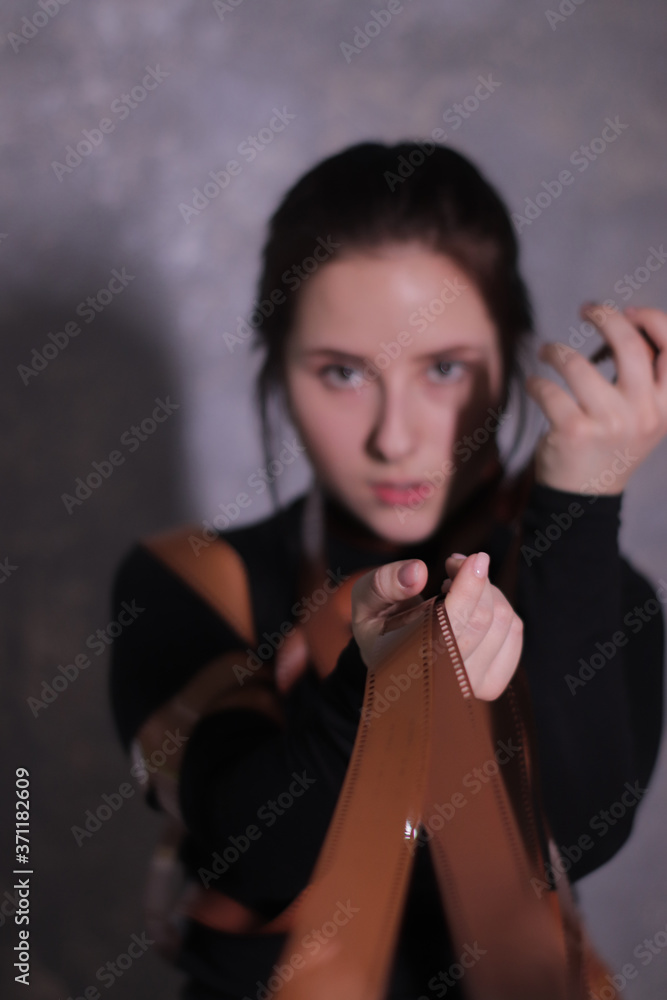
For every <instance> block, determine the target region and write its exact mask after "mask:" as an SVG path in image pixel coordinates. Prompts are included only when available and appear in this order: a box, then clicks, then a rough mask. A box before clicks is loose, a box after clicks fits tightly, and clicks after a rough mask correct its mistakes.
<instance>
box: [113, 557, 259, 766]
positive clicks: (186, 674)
mask: <svg viewBox="0 0 667 1000" xmlns="http://www.w3.org/2000/svg"><path fill="white" fill-rule="evenodd" d="M112 602H113V616H114V619H118V618H119V616H121V618H120V620H121V621H123V620H125V619H127V620H128V621H129V624H128V625H127V626H126V627H124V628H123V630H122V632H121V633H120V635H119V636H118V637H117V638H116V639H115V640H114V644H113V646H112V650H111V674H110V685H111V705H112V710H113V715H114V720H115V723H116V728H117V729H118V732H119V734H120V737H121V740H122V742H123V746H124V747H125V749H126V750H127V749H128V747H129V745H130V743H131V741H132V739H133V737H134V735H135V733H136V732H137V730H138V729H140V728H141V726H142V724H143V723H144V722H145V720H146V719H147V718H148V717H149V716H150V715H152V713H153V712H154V711H155V710H156V709H157V708H158V707H159V706H160V705H161V704H162V703H163V702H165V701H167V700H168V699H169V698H171V697H172V696H173V695H174V694H176V692H177V691H179V690H180V688H182V687H183V685H184V684H185V683H187V681H188V680H190V678H191V677H193V676H194V674H195V673H196V672H197V670H198V669H199V668H200V667H202V666H204V665H205V664H207V663H209V662H210V661H211V660H212V659H214V658H215V657H216V656H219V655H220V654H221V653H224V652H227V651H228V650H232V649H244V648H245V646H246V645H247V643H246V642H244V640H243V639H241V638H240V637H239V636H238V635H237V633H236V632H235V631H234V630H233V629H232V628H231V626H229V625H228V624H227V623H226V622H225V621H223V620H222V619H221V618H220V617H219V616H218V615H217V614H216V613H215V612H214V611H213V610H212V609H211V608H210V607H209V606H208V605H207V604H206V603H205V602H204V601H202V599H201V598H200V597H199V596H198V595H197V594H195V593H194V591H193V590H191V588H190V587H189V586H187V585H186V584H185V583H184V582H183V580H181V578H180V577H178V576H177V575H176V574H174V573H172V571H171V570H169V569H168V568H167V567H166V566H165V565H164V564H163V563H162V562H161V561H160V560H159V559H157V558H156V557H155V556H154V555H153V554H152V553H151V552H149V551H148V550H147V549H145V548H143V547H142V546H141V545H137V546H135V547H134V548H133V549H132V550H131V551H130V552H129V553H128V554H127V555H126V556H125V558H124V559H123V561H122V563H121V564H120V566H119V568H118V571H117V573H116V576H115V579H114V585H113V597H112ZM128 609H130V610H129V611H128ZM123 613H125V619H123V617H122V615H123Z"/></svg>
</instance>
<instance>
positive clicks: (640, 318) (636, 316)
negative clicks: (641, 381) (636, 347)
mask: <svg viewBox="0 0 667 1000" xmlns="http://www.w3.org/2000/svg"><path fill="white" fill-rule="evenodd" d="M625 312H626V314H627V316H628V318H629V319H630V321H631V322H632V323H636V325H637V326H643V327H644V329H645V330H646V332H647V333H648V335H649V337H650V338H651V340H652V341H653V342H654V344H655V345H656V347H658V348H659V349H660V353H659V354H658V357H657V358H656V359H655V361H654V369H655V374H656V378H657V381H658V384H659V385H660V387H661V389H662V393H663V397H664V395H666V394H667V313H664V312H662V310H661V309H648V308H641V309H635V308H628V309H626V310H625Z"/></svg>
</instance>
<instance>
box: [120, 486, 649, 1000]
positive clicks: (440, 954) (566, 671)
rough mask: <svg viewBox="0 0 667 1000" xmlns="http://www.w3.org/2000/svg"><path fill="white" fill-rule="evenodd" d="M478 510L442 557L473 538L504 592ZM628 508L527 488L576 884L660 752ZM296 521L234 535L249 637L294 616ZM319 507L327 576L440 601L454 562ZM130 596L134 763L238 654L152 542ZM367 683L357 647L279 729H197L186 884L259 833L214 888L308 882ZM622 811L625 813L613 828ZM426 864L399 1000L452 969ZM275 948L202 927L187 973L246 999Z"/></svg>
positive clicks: (290, 710)
mask: <svg viewBox="0 0 667 1000" xmlns="http://www.w3.org/2000/svg"><path fill="white" fill-rule="evenodd" d="M478 499H479V501H480V507H479V511H478V515H479V516H478V517H477V518H476V519H475V524H476V529H475V531H473V532H472V533H471V532H470V522H469V519H468V522H467V523H464V522H465V519H463V520H462V521H461V524H460V526H459V527H460V530H459V529H457V530H453V529H452V531H451V532H450V533H449V535H448V538H447V540H446V541H445V542H444V543H443V545H444V550H443V551H444V555H448V554H449V552H451V551H457V550H458V551H463V552H468V551H474V549H473V548H460V547H459V545H458V544H457V540H458V539H461V538H466V537H467V538H468V539H469V540H470V539H475V540H477V538H479V540H480V542H482V543H483V544H479V545H478V546H476V547H477V548H484V549H485V550H486V551H488V552H489V553H490V555H491V579H492V582H496V580H497V579H498V573H499V571H500V567H501V565H502V563H503V561H504V559H505V557H506V555H507V553H508V547H509V545H510V543H511V538H512V536H511V532H510V530H509V528H508V527H506V526H505V525H503V524H501V523H499V522H498V521H497V520H494V519H493V517H492V512H491V510H490V509H489V508H487V507H486V506H485V503H486V500H485V497H484V496H483V495H482V494H480V496H479V497H478ZM573 505H574V506H573ZM620 506H621V498H620V497H600V498H597V499H596V500H595V502H594V503H590V502H589V499H588V498H587V497H582V496H580V495H577V494H569V493H563V492H561V491H559V490H552V489H550V488H548V487H544V486H533V487H532V490H531V492H530V496H529V499H528V504H527V506H526V508H525V511H524V513H523V517H522V520H521V525H520V535H519V538H518V543H519V545H520V551H519V557H518V562H517V573H516V580H515V589H514V597H513V600H514V603H515V607H516V609H517V611H518V613H519V614H520V615H521V617H522V618H523V620H524V625H525V639H524V650H523V655H522V668H523V669H524V670H525V672H526V675H527V678H528V683H529V686H530V691H531V695H532V701H533V706H534V714H535V726H536V732H537V741H538V750H539V759H540V766H541V773H542V786H543V787H542V792H543V798H544V801H545V807H546V811H547V815H548V817H549V821H550V824H551V827H552V830H553V833H554V837H555V839H556V841H557V843H558V844H559V846H560V847H561V848H566V849H567V848H570V847H573V846H574V845H575V844H577V843H578V842H579V843H585V844H586V847H585V849H582V850H580V851H579V858H578V860H577V861H576V862H573V864H572V868H571V870H570V877H571V878H579V877H581V876H582V875H585V874H586V873H587V872H589V871H591V870H593V869H594V868H596V867H598V866H599V865H601V864H603V863H604V862H605V861H606V860H607V859H608V858H610V857H611V856H612V855H613V854H614V853H615V852H616V851H617V850H618V849H619V847H620V846H621V845H622V844H623V843H624V841H625V840H626V838H627V836H628V835H629V832H630V828H631V825H632V820H633V816H634V811H635V808H636V804H637V802H638V801H639V800H641V797H642V795H643V789H644V788H645V785H646V782H647V781H648V778H649V776H650V773H651V771H652V768H653V766H654V762H655V758H656V755H657V748H658V743H659V738H660V729H661V706H662V650H663V619H662V608H661V602H662V603H664V601H665V600H667V584H665V585H663V584H661V588H660V589H659V591H658V600H656V598H655V594H654V592H653V591H652V589H651V588H650V586H649V585H648V583H647V582H646V580H645V579H644V578H643V577H641V576H640V575H639V574H637V573H636V572H635V571H634V570H633V569H632V568H631V567H630V566H629V565H628V563H627V562H626V561H625V560H623V559H622V557H621V556H620V555H619V551H618V525H619V512H620ZM303 507H304V498H303V497H300V498H298V499H297V500H295V501H294V502H293V503H292V504H290V506H289V507H288V508H287V509H285V510H284V511H282V512H281V513H279V514H277V515H275V516H273V517H271V518H268V519H266V520H265V521H263V522H260V523H259V524H253V525H249V526H247V527H243V528H239V529H237V530H235V531H231V532H227V533H225V536H224V537H225V539H226V540H227V541H228V542H229V543H230V544H231V545H233V546H234V547H235V548H236V550H237V551H238V552H239V554H240V556H241V557H242V559H243V561H244V563H245V566H246V568H247V571H248V576H249V580H250V583H251V591H252V601H253V611H254V615H255V622H256V631H257V634H258V636H260V635H263V633H264V632H267V633H268V634H272V633H276V632H277V631H278V630H279V627H280V625H281V624H283V623H285V622H286V621H290V620H292V619H293V617H294V615H293V611H292V609H293V607H294V603H295V601H296V600H297V597H298V594H297V568H298V554H299V547H300V527H301V516H302V512H303ZM325 509H326V525H327V529H326V558H327V561H328V564H329V567H330V568H331V569H333V570H334V571H335V572H342V573H344V574H347V573H352V572H355V571H356V570H358V569H361V568H364V567H366V566H368V567H371V566H375V565H379V564H381V563H384V562H388V561H391V560H392V559H394V558H406V557H408V556H409V557H414V556H416V557H419V558H423V559H424V561H425V562H426V563H427V565H428V566H429V569H430V571H431V577H432V578H431V577H430V579H429V587H430V588H431V589H432V591H433V592H436V591H437V590H438V589H439V586H440V583H441V582H442V581H441V579H440V577H439V575H438V574H439V572H440V570H439V566H440V564H441V558H442V557H443V552H436V549H435V548H434V546H433V545H432V544H431V543H422V544H420V545H415V546H408V547H402V546H399V547H397V548H396V549H395V550H393V551H389V550H387V549H383V548H380V547H378V546H377V545H376V544H372V540H370V539H368V538H367V539H366V540H364V533H363V531H362V530H360V526H359V524H358V523H356V522H354V521H353V520H351V519H350V518H347V517H340V516H339V515H340V510H338V511H337V510H336V504H335V502H333V501H332V500H331V499H330V498H329V499H328V501H327V504H326V508H325ZM453 520H455V519H453ZM466 531H467V532H468V533H467V535H466ZM480 532H481V533H480ZM450 543H451V548H447V546H448V545H449V544H450ZM436 556H437V558H436ZM133 599H134V600H136V601H137V603H138V604H139V605H140V606H141V607H144V608H145V609H146V610H145V612H144V613H143V614H142V615H141V616H139V617H138V618H137V620H136V622H135V623H134V624H133V626H132V628H128V629H126V630H124V632H123V633H122V635H121V636H120V637H119V638H118V639H117V640H116V643H115V645H114V649H113V665H112V677H111V684H112V702H113V708H114V713H115V718H116V722H117V726H118V729H119V732H120V734H121V738H122V739H123V742H124V744H125V745H126V747H127V746H128V745H129V742H130V741H131V739H132V738H133V736H134V734H135V733H136V732H137V730H138V729H139V728H140V726H141V725H142V723H143V722H144V721H145V720H146V719H147V718H148V717H149V716H150V715H151V714H152V712H153V711H154V710H155V709H156V708H157V707H158V706H159V705H160V704H161V703H163V702H164V701H165V700H167V699H168V698H169V697H171V696H172V695H173V694H174V693H175V692H176V691H178V690H179V688H180V687H181V686H182V685H183V684H184V683H185V682H186V681H187V680H188V679H189V678H190V677H192V676H193V675H194V674H195V673H196V672H197V670H198V669H199V668H200V667H201V666H203V665H204V664H206V663H208V662H209V661H210V660H211V659H213V658H214V657H215V656H217V655H219V654H220V653H221V652H224V651H225V650H226V649H234V648H239V646H240V647H241V648H245V645H246V644H245V643H244V642H243V641H242V640H240V639H239V637H238V636H237V635H236V634H235V633H234V630H233V628H232V627H231V626H230V625H229V624H228V623H226V622H223V621H221V620H220V619H219V618H218V617H217V616H216V615H215V614H214V612H213V611H212V610H211V609H210V608H209V607H208V606H207V605H206V604H205V603H204V602H203V601H202V600H201V599H200V598H199V597H197V595H195V594H194V593H193V592H192V591H191V590H190V589H189V588H188V587H187V586H186V585H185V584H184V583H183V582H182V581H181V580H180V579H179V578H177V577H176V576H174V575H173V574H172V573H171V572H170V571H169V570H167V569H166V568H165V567H164V566H163V565H162V564H161V563H159V562H158V561H157V560H156V559H155V558H154V557H153V556H152V555H151V554H150V553H149V552H148V551H147V550H146V549H143V548H142V547H141V546H138V547H136V548H135V549H134V550H133V551H132V552H131V553H130V554H129V556H128V557H127V558H126V560H125V562H124V563H123V565H122V566H121V568H120V570H119V573H118V575H117V579H116V584H115V589H114V602H115V605H116V607H118V606H119V605H120V603H121V602H122V601H123V600H133ZM365 677H366V671H365V667H364V664H363V662H362V660H361V657H360V655H359V650H358V647H357V646H356V643H355V642H354V640H351V641H350V643H349V644H348V646H347V647H346V648H345V649H344V650H343V652H342V653H341V655H340V657H339V659H338V663H337V666H336V669H335V670H334V671H333V672H332V673H331V674H330V675H329V676H328V677H327V678H326V680H324V681H320V680H319V679H318V678H317V676H316V675H315V674H314V672H312V671H307V672H306V673H305V674H304V675H303V677H302V678H301V679H300V681H299V682H297V683H296V684H295V685H294V687H293V688H292V689H291V690H290V692H289V695H288V697H287V699H286V702H287V703H286V711H287V720H288V722H287V725H286V727H285V728H279V727H278V726H277V725H275V724H274V723H272V722H271V721H269V720H268V719H267V718H266V717H265V716H262V715H259V714H257V713H254V712H251V711H246V710H238V709H237V710H234V711H225V712H220V713H217V714H215V715H211V716H209V717H207V718H205V719H203V720H202V721H201V722H200V723H199V725H198V726H197V727H196V729H195V731H194V733H193V734H192V736H191V737H190V740H189V742H188V746H187V750H186V754H185V758H184V761H183V767H182V772H181V784H180V798H181V806H182V810H183V814H184V817H185V819H186V822H187V826H188V829H189V831H190V840H189V842H188V844H187V846H186V848H185V851H184V857H185V860H186V863H187V865H188V867H189V868H190V869H191V870H192V871H193V872H194V873H195V874H196V871H197V869H198V868H201V867H202V866H203V867H207V868H210V865H211V861H212V858H213V855H214V854H215V853H216V852H218V853H222V851H223V850H224V848H225V847H226V846H227V845H228V844H229V843H230V840H229V838H231V837H237V838H238V837H240V836H243V835H244V832H245V831H246V830H247V828H248V826H250V825H253V824H254V825H255V826H256V827H259V828H260V830H261V836H260V837H259V838H258V839H256V840H253V842H252V844H251V847H250V849H248V850H247V852H245V853H242V854H241V855H240V856H239V858H238V859H237V860H236V861H235V862H234V864H233V865H230V866H229V868H228V870H227V872H225V873H224V875H221V876H220V877H219V879H216V881H215V882H214V883H213V889H214V890H215V889H219V890H220V891H222V892H224V893H226V894H228V895H230V896H232V897H234V898H236V899H238V900H240V901H241V902H243V903H246V904H248V905H250V906H252V907H253V908H255V909H257V910H259V911H260V912H263V913H265V914H266V915H267V916H269V917H270V916H273V915H274V914H276V913H278V912H279V911H280V910H281V909H282V908H284V907H285V906H286V905H287V904H288V903H289V902H290V901H291V900H292V899H293V898H294V897H295V896H296V895H297V894H298V892H299V891H300V890H301V889H302V888H303V887H304V886H305V884H306V883H307V881H308V877H309V875H310V873H311V871H312V868H313V865H314V863H315V861H316V858H317V854H318V851H319V848H320V846H321V844H322V841H323V839H324V836H325V833H326V830H327V826H328V823H329V821H330V818H331V815H332V812H333V809H334V806H335V803H336V799H337V796H338V793H339V791H340V788H341V785H342V782H343V778H344V775H345V770H346V767H347V763H348V760H349V756H350V753H351V749H352V745H353V742H354V738H355V735H356V730H357V726H358V722H359V715H360V708H361V703H362V698H363V691H364V685H365ZM295 775H299V776H301V778H302V780H303V781H304V782H305V783H306V784H307V786H308V787H307V791H306V792H305V793H304V795H303V796H300V797H298V798H294V801H293V803H292V804H291V806H290V807H289V808H288V809H285V810H284V811H283V812H282V813H281V814H278V812H277V811H276V810H275V809H274V807H273V806H272V805H270V804H269V803H275V802H276V801H277V799H278V796H279V795H280V794H281V793H284V792H287V790H288V789H289V786H290V784H291V783H292V782H293V781H294V780H295V779H294V776H295ZM628 786H629V787H630V788H631V789H636V795H635V800H634V801H631V800H632V795H631V794H629V793H628V794H624V793H626V792H627V788H628ZM618 802H622V803H626V805H625V806H624V807H623V815H620V816H619V815H618V814H619V812H620V811H621V808H620V807H616V808H615V804H616V803H618ZM278 808H279V807H278ZM610 810H613V814H611V813H610ZM605 816H606V817H607V819H605ZM271 817H273V819H272V820H271ZM612 820H613V821H612ZM581 838H585V840H584V841H582V839H581ZM573 856H574V855H573ZM416 860H417V863H416V866H415V872H414V877H413V882H412V887H411V891H410V896H409V901H408V908H407V910H406V916H405V921H404V926H403V930H402V935H401V946H400V948H399V952H398V954H397V959H396V966H395V969H394V975H393V984H394V985H393V991H392V993H391V997H392V1000H394V998H395V1000H399V998H404V997H405V998H407V997H410V998H411V1000H414V997H415V996H419V995H420V993H422V994H425V995H430V994H429V989H431V990H433V989H434V986H433V982H432V983H431V987H429V986H428V982H429V980H432V977H434V976H437V974H438V973H439V971H442V970H445V969H446V968H447V967H448V966H447V965H446V964H445V963H447V962H450V963H451V961H453V960H454V959H453V957H452V955H451V954H450V952H449V950H448V943H447V935H446V928H445V925H444V922H443V917H442V913H441V910H440V906H439V901H438V897H437V893H436V891H435V889H434V881H433V873H432V870H431V867H430V858H429V856H428V850H427V849H426V848H424V849H422V850H420V851H419V852H418V855H417V859H416ZM283 940H284V938H283V936H282V935H263V936H262V935H260V936H256V937H245V936H238V935H222V934H219V933H217V932H214V931H211V930H209V929H207V928H204V927H202V926H201V925H197V924H194V923H193V924H191V925H190V929H189V933H188V937H187V940H186V944H185V947H184V951H183V954H182V957H181V964H182V965H183V967H184V968H186V969H187V970H189V971H190V972H191V974H192V975H193V976H194V977H195V978H196V979H197V980H198V981H199V982H202V983H207V984H208V986H209V988H210V990H211V991H212V992H211V993H210V994H207V995H210V996H211V997H213V996H218V997H220V998H232V997H239V998H240V997H244V996H247V997H248V998H252V1000H254V998H255V997H256V996H257V992H258V983H260V982H265V981H266V978H267V977H268V975H270V973H271V966H272V963H273V962H275V961H277V959H278V956H279V954H280V951H281V948H282V943H283ZM194 995H195V994H193V996H194ZM434 995H436V996H437V995H439V994H438V993H437V991H436V992H435V994H434ZM202 996H204V994H203V993H202ZM448 996H455V994H454V993H453V992H451V991H450V992H449V993H448Z"/></svg>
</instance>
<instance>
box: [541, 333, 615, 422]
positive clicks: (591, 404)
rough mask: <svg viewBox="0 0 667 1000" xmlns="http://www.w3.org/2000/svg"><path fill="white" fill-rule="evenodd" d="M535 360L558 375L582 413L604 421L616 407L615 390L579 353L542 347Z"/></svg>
mask: <svg viewBox="0 0 667 1000" xmlns="http://www.w3.org/2000/svg"><path fill="white" fill-rule="evenodd" d="M538 356H539V358H540V359H541V360H542V361H545V362H546V363H547V364H549V365H551V367H552V368H553V369H554V371H556V372H558V374H559V375H560V376H561V378H562V379H563V381H564V382H565V383H566V385H567V386H568V388H569V389H570V390H571V392H572V394H573V396H574V399H575V401H576V402H577V403H578V404H579V406H580V408H581V409H582V410H583V411H584V413H587V414H588V415H589V416H591V417H605V416H606V415H607V414H608V413H609V411H610V409H612V408H616V407H617V406H618V402H619V390H618V388H617V387H616V386H614V385H611V384H610V383H609V382H608V381H607V379H606V378H605V377H604V375H603V374H602V373H601V372H599V371H598V370H597V368H596V367H595V365H592V364H591V362H590V361H589V360H588V358H585V357H584V356H583V354H580V353H579V351H575V350H574V348H572V347H569V346H568V345H567V344H561V343H553V344H543V345H542V347H541V348H540V350H539V353H538Z"/></svg>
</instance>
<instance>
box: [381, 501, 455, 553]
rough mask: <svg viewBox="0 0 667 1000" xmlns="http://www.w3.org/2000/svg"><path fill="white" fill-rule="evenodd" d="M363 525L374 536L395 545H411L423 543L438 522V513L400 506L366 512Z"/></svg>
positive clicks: (384, 507) (383, 507)
mask: <svg viewBox="0 0 667 1000" xmlns="http://www.w3.org/2000/svg"><path fill="white" fill-rule="evenodd" d="M363 520H364V522H365V524H366V525H367V526H368V527H369V528H370V529H371V530H372V531H373V532H375V534H376V535H379V536H380V537H381V538H384V539H385V540H386V541H387V542H392V543H393V544H395V545H413V544H418V543H419V542H423V541H425V540H426V539H427V538H429V537H430V536H431V535H432V534H433V532H434V531H435V530H436V528H437V526H438V524H439V522H440V514H439V511H434V510H431V509H425V508H421V509H418V510H412V509H411V508H410V507H404V506H402V505H400V504H395V505H393V506H384V505H383V506H382V507H380V508H375V509H374V510H371V511H367V512H366V516H365V517H364V518H363Z"/></svg>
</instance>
